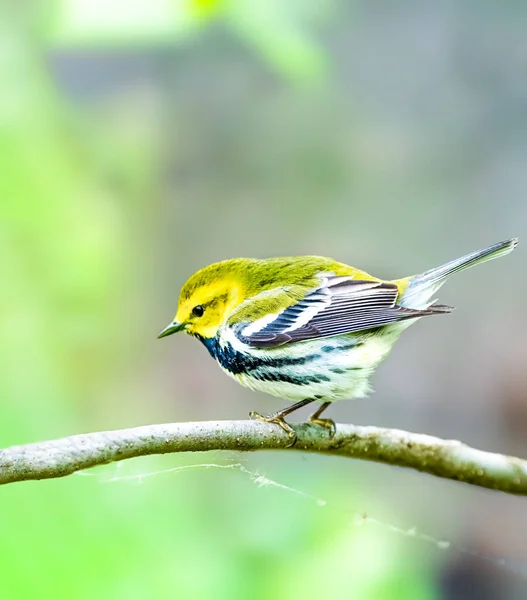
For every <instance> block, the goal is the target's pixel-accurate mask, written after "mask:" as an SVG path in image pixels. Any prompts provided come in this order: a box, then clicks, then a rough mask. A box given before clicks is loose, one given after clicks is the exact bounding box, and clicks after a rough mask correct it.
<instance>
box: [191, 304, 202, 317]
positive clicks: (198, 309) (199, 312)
mask: <svg viewBox="0 0 527 600" xmlns="http://www.w3.org/2000/svg"><path fill="white" fill-rule="evenodd" d="M204 312H205V309H204V308H203V306H201V304H198V305H197V306H195V307H194V308H193V309H192V315H193V316H194V317H202V316H203V313H204Z"/></svg>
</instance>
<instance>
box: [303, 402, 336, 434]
mask: <svg viewBox="0 0 527 600" xmlns="http://www.w3.org/2000/svg"><path fill="white" fill-rule="evenodd" d="M330 404H331V402H323V403H322V404H321V405H320V406H319V407H318V408H317V410H316V411H315V412H314V413H313V414H312V415H310V417H309V419H308V422H309V423H311V424H312V425H320V426H321V427H325V428H326V429H329V437H330V438H332V437H333V436H334V435H335V431H336V428H337V427H336V425H335V421H334V420H333V419H321V418H320V415H321V414H322V413H323V412H324V411H325V410H326V408H327V407H328V406H329V405H330Z"/></svg>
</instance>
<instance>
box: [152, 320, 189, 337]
mask: <svg viewBox="0 0 527 600" xmlns="http://www.w3.org/2000/svg"><path fill="white" fill-rule="evenodd" d="M184 329H185V323H178V322H177V321H173V322H172V323H170V325H168V326H167V327H165V328H164V329H163V331H161V333H160V334H159V335H158V336H157V339H158V340H159V339H161V338H164V337H167V335H172V334H173V333H177V332H178V331H183V330H184Z"/></svg>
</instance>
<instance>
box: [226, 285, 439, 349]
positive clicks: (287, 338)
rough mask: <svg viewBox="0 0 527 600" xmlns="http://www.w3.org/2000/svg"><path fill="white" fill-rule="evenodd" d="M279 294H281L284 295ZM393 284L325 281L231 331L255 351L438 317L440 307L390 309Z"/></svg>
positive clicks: (394, 296)
mask: <svg viewBox="0 0 527 600" xmlns="http://www.w3.org/2000/svg"><path fill="white" fill-rule="evenodd" d="M284 293H285V290H284ZM398 294H399V290H398V288H397V286H396V285H395V284H393V283H384V282H382V281H359V280H354V279H353V278H352V277H348V276H335V275H327V276H324V277H323V278H322V281H321V285H320V287H318V288H317V289H315V290H313V291H311V292H309V293H308V294H307V295H305V296H304V297H303V298H302V299H300V300H298V301H296V302H295V303H294V304H293V305H292V306H289V307H288V308H285V309H284V310H282V311H281V312H278V313H277V314H267V315H266V316H265V317H262V318H259V319H257V320H256V321H253V322H252V323H247V322H246V323H245V324H243V323H240V324H239V326H238V327H236V330H237V331H236V333H237V335H238V337H239V338H240V339H241V340H242V341H243V342H244V343H246V344H249V345H250V346H255V347H258V348H272V347H275V346H281V345H283V344H288V343H292V342H299V341H305V340H310V339H315V338H324V337H331V336H334V335H341V334H346V333H351V332H354V331H363V330H366V329H372V328H375V327H379V326H381V325H388V324H389V323H395V322H396V321H401V320H403V319H411V318H416V317H421V316H424V315H426V314H432V313H435V312H444V310H442V307H430V309H427V310H424V311H421V310H412V309H409V308H404V307H402V306H398V305H397V304H396V301H397V296H398Z"/></svg>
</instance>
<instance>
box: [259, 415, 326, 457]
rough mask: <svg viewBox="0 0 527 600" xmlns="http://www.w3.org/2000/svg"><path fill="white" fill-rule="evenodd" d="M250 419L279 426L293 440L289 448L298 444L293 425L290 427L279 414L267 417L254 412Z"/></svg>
mask: <svg viewBox="0 0 527 600" xmlns="http://www.w3.org/2000/svg"><path fill="white" fill-rule="evenodd" d="M249 417H251V419H259V420H260V421H263V422H264V423H273V424H274V425H278V427H280V429H282V430H283V431H285V432H286V433H287V435H288V436H289V439H290V440H291V443H290V444H288V446H287V447H288V448H290V447H291V446H294V445H295V444H296V431H295V430H294V429H293V428H292V427H291V425H289V423H288V422H287V421H286V420H285V419H284V417H283V415H281V414H280V413H279V412H278V413H275V414H273V415H268V416H267V417H266V416H264V415H261V414H260V413H257V412H255V411H252V412H250V413H249ZM323 420H325V419H323Z"/></svg>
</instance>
